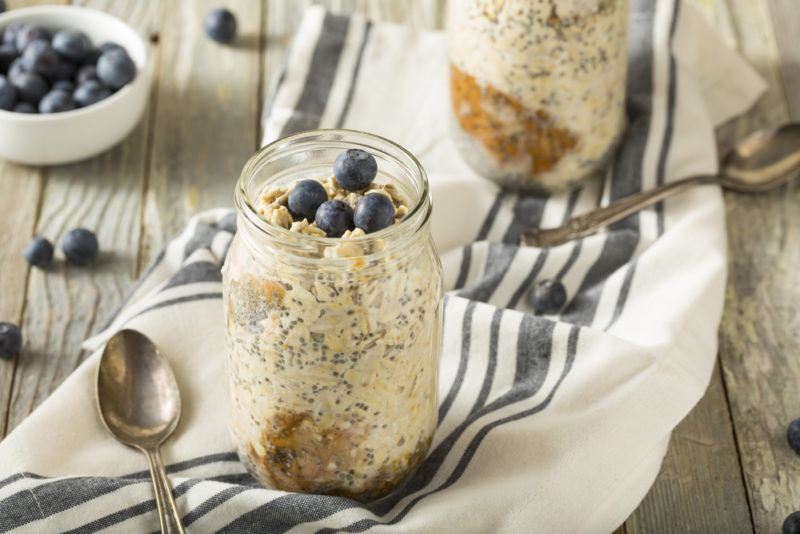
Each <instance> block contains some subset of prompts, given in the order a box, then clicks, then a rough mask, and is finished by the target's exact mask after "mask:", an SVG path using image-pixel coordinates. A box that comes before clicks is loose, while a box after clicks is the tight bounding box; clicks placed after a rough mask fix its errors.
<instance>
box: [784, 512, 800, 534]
mask: <svg viewBox="0 0 800 534" xmlns="http://www.w3.org/2000/svg"><path fill="white" fill-rule="evenodd" d="M781 532H783V534H800V512H792V513H791V514H789V515H787V516H786V519H784V520H783V528H782V529H781Z"/></svg>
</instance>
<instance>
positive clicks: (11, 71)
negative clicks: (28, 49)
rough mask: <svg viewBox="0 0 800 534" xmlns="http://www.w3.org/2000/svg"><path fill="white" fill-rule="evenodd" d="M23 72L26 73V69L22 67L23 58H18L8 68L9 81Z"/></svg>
mask: <svg viewBox="0 0 800 534" xmlns="http://www.w3.org/2000/svg"><path fill="white" fill-rule="evenodd" d="M23 72H25V67H23V66H22V58H21V57H18V58H17V59H15V60H14V61H12V62H11V65H10V66H9V67H8V79H9V80H10V79H12V78H13V77H14V76H16V75H18V74H22V73H23Z"/></svg>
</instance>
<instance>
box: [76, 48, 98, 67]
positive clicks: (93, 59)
mask: <svg viewBox="0 0 800 534" xmlns="http://www.w3.org/2000/svg"><path fill="white" fill-rule="evenodd" d="M102 54H103V52H102V50H100V49H99V48H91V49H90V50H89V52H87V53H86V57H84V58H83V61H81V65H96V64H97V60H98V59H100V56H101V55H102Z"/></svg>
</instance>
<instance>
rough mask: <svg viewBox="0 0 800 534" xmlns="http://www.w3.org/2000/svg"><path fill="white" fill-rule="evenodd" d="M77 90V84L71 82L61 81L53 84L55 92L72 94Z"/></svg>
mask: <svg viewBox="0 0 800 534" xmlns="http://www.w3.org/2000/svg"><path fill="white" fill-rule="evenodd" d="M74 90H75V84H74V83H72V82H71V81H69V80H59V81H57V82H56V83H54V84H53V91H66V92H68V93H71V92H73V91H74Z"/></svg>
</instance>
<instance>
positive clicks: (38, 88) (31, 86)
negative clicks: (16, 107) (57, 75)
mask: <svg viewBox="0 0 800 534" xmlns="http://www.w3.org/2000/svg"><path fill="white" fill-rule="evenodd" d="M11 85H13V86H14V88H15V89H16V90H17V94H18V95H19V98H20V100H22V101H24V102H28V103H29V104H33V105H34V106H36V105H38V104H39V101H40V100H41V99H42V97H43V96H44V95H46V94H47V82H46V81H44V78H42V77H41V76H39V75H38V74H36V73H33V72H22V73H20V74H16V75H12V76H11Z"/></svg>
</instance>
